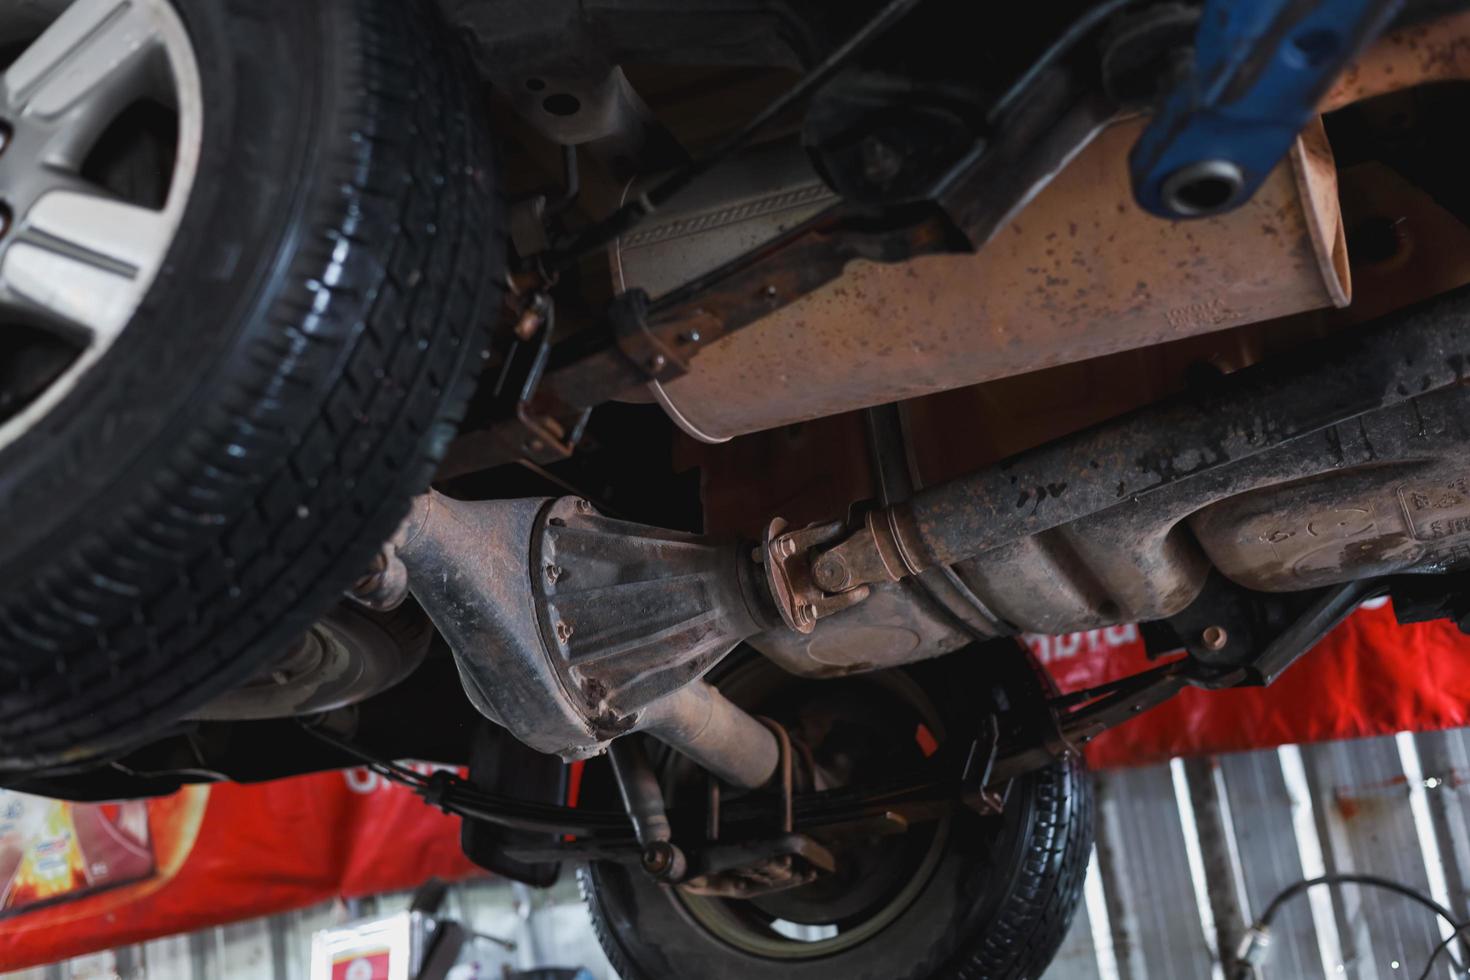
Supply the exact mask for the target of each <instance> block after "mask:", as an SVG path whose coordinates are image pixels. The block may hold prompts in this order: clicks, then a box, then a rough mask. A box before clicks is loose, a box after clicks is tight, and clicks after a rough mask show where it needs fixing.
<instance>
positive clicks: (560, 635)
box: [556, 622, 572, 643]
mask: <svg viewBox="0 0 1470 980" xmlns="http://www.w3.org/2000/svg"><path fill="white" fill-rule="evenodd" d="M556 638H557V639H558V640H560V641H561V642H563V643H565V642H567V641H568V640H570V639H571V638H572V624H571V623H567V622H561V623H557V624H556Z"/></svg>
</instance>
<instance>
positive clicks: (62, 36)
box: [0, 0, 204, 450]
mask: <svg viewBox="0 0 1470 980" xmlns="http://www.w3.org/2000/svg"><path fill="white" fill-rule="evenodd" d="M153 108H156V109H157V110H158V112H160V113H171V115H172V121H173V127H174V132H175V133H176V136H174V139H173V141H172V142H173V145H172V146H171V147H169V146H163V147H159V148H156V149H155V150H154V152H155V153H156V154H159V155H158V157H157V163H158V164H159V165H166V166H167V172H166V173H164V172H163V171H161V170H158V168H157V167H155V168H153V169H154V170H157V171H158V176H159V177H160V178H165V177H166V181H165V180H164V179H159V180H158V181H157V182H156V183H157V184H158V185H159V186H157V187H153V186H150V187H149V188H148V190H147V191H146V192H138V191H136V188H129V189H128V190H127V191H120V190H119V189H118V188H117V187H116V186H108V182H107V181H105V180H104V179H102V178H101V177H100V176H99V174H97V173H95V172H93V171H92V170H91V169H89V168H90V166H91V164H92V163H93V162H94V161H95V159H96V152H97V151H98V148H99V146H100V145H101V144H103V143H104V142H109V144H111V143H113V142H117V141H126V140H128V139H130V138H132V137H134V136H135V135H136V136H138V138H142V137H143V136H144V135H145V134H142V133H139V134H133V133H130V132H129V131H128V130H129V127H130V126H131V125H132V121H133V120H134V119H135V118H137V119H143V118H144V117H145V116H147V115H148V111H149V110H151V109H153ZM203 115H204V112H203V93H202V83H201V80H200V74H199V66H198V63H197V61H196V60H195V56H194V50H193V45H192V44H191V43H190V40H189V35H188V32H187V30H186V29H185V27H184V24H183V22H182V20H180V18H179V15H178V14H177V12H175V10H174V8H173V7H172V6H171V5H170V4H169V3H168V2H167V0H75V2H72V3H70V4H68V5H66V7H65V9H63V10H62V11H61V12H60V16H58V17H57V18H56V19H55V20H54V21H52V23H51V24H50V25H49V26H48V27H46V28H45V30H44V31H42V32H41V33H40V35H39V36H37V37H35V38H34V39H30V40H29V43H28V44H26V46H25V47H24V48H23V49H21V51H20V53H19V54H18V56H17V57H15V59H14V60H13V61H11V62H10V64H9V66H8V67H6V68H5V70H4V71H3V73H0V141H3V143H0V355H3V356H0V361H4V362H9V367H8V368H7V371H6V373H4V374H0V450H3V449H4V448H6V447H7V446H8V445H10V444H11V443H13V442H14V441H15V440H17V439H18V438H20V437H21V436H22V435H24V434H25V433H26V432H28V431H30V430H31V429H33V428H34V427H35V426H36V425H37V423H39V422H40V421H41V420H42V419H44V418H45V417H46V415H47V414H48V413H49V412H51V411H52V410H53V409H55V408H56V406H57V405H58V404H59V403H60V402H61V401H62V400H63V399H64V398H65V397H66V396H67V395H68V394H69V393H70V392H71V391H73V390H74V389H75V388H76V386H77V385H78V383H79V382H80V381H81V380H82V378H83V377H85V376H86V374H87V373H88V372H90V371H92V370H94V369H96V368H97V366H98V365H99V364H100V362H101V361H102V360H103V359H104V357H105V356H106V355H107V353H108V352H109V351H110V350H111V349H112V348H113V346H114V345H115V343H116V341H117V340H118V338H119V337H120V336H121V335H122V334H123V332H124V330H125V329H126V328H127V326H128V324H129V323H130V322H131V321H132V319H133V316H134V314H135V313H136V312H137V310H138V307H139V306H140V305H141V303H142V302H143V298H144V296H145V295H146V293H147V292H148V290H149V288H150V287H151V286H152V285H153V283H154V281H155V280H156V279H157V276H158V273H159V271H160V270H161V269H162V268H163V265H164V262H165V258H166V256H167V254H168V251H169V249H170V247H171V246H172V244H173V241H174V238H175V235H176V233H177V231H178V226H179V222H180V220H181V219H182V217H183V213H184V208H185V205H186V204H187V201H188V198H189V194H190V191H191V190H192V188H193V185H194V181H195V178H196V177H197V174H198V169H199V156H200V144H201V140H202V136H203ZM146 164H147V160H146V158H145V167H146ZM136 169H137V168H136V167H135V168H134V170H136ZM134 183H137V182H136V181H135V182H134ZM148 183H149V184H150V185H151V184H152V183H154V182H152V181H149V182H148ZM165 183H166V186H163V185H164V184H165ZM40 351H44V355H42V354H40V353H38V352H40ZM0 366H4V365H3V364H0Z"/></svg>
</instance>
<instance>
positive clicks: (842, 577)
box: [812, 552, 852, 592]
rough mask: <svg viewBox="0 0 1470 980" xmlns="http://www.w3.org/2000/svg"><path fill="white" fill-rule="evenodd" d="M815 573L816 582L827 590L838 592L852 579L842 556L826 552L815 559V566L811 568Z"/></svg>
mask: <svg viewBox="0 0 1470 980" xmlns="http://www.w3.org/2000/svg"><path fill="white" fill-rule="evenodd" d="M812 572H813V573H814V574H815V575H816V578H817V584H818V585H820V586H821V587H822V588H823V589H825V590H827V591H828V592H840V591H842V590H843V589H845V588H847V586H848V584H849V583H850V582H851V581H852V573H851V572H849V571H848V568H847V562H845V561H843V560H842V556H841V555H839V554H835V553H833V552H828V553H827V554H825V555H823V556H822V557H821V558H819V559H817V564H816V567H814V568H813V569H812Z"/></svg>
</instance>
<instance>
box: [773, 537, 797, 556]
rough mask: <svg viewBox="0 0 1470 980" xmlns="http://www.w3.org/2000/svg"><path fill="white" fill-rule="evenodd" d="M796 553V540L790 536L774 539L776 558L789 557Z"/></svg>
mask: <svg viewBox="0 0 1470 980" xmlns="http://www.w3.org/2000/svg"><path fill="white" fill-rule="evenodd" d="M794 554H796V542H795V541H792V540H791V539H790V538H777V539H776V556H777V557H778V558H790V557H791V556H792V555H794Z"/></svg>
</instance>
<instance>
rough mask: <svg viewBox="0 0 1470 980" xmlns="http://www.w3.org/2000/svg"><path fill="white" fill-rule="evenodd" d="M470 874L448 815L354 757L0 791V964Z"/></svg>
mask: <svg viewBox="0 0 1470 980" xmlns="http://www.w3.org/2000/svg"><path fill="white" fill-rule="evenodd" d="M425 770H426V771H427V767H425ZM140 818H141V819H140ZM476 872H477V869H476V868H475V867H474V866H473V865H472V864H470V863H469V861H467V860H466V859H465V857H464V855H463V854H462V853H461V852H460V849H459V820H458V818H456V817H450V816H447V815H445V814H443V813H440V812H439V811H438V810H435V809H432V808H430V807H428V806H426V805H425V804H424V803H423V802H422V801H421V800H419V798H418V797H416V796H414V795H413V794H412V793H410V792H409V791H408V790H406V789H404V788H402V787H400V786H396V785H393V784H390V783H388V782H386V781H385V780H383V779H382V778H381V777H379V776H377V775H376V774H374V773H371V772H368V771H367V770H364V769H351V770H347V771H346V772H330V773H320V774H316V775H311V776H300V777H297V778H295V779H283V780H280V781H279V782H274V783H262V784H258V785H254V786H238V785H234V784H229V783H222V784H218V785H213V786H195V787H191V788H189V789H185V790H183V791H181V792H179V793H176V794H174V795H173V796H169V797H165V798H162V799H157V800H150V801H148V802H147V803H146V804H141V803H135V804H124V805H122V806H121V807H119V806H116V805H92V804H67V803H56V802H53V801H50V800H39V799H37V798H35V797H24V796H21V795H20V794H18V793H6V792H4V791H0V917H3V918H0V970H14V969H19V968H21V967H25V966H31V965H35V964H38V963H49V962H54V961H56V960H59V959H65V958H67V957H70V956H77V955H80V954H82V953H87V952H92V951H95V950H99V949H108V948H111V947H114V946H122V945H126V944H129V943H135V942H141V941H143V940H145V939H152V938H154V937H157V936H164V935H171V934H173V933H177V932H187V931H190V930H193V929H200V928H203V927H205V926H210V925H216V924H219V923H223V922H233V921H237V920H239V919H248V918H252V917H255V916H260V915H268V914H270V913H273V912H281V911H285V910H287V909H293V908H299V907H301V906H305V905H311V904H314V903H316V902H320V901H322V900H324V899H329V898H333V897H335V896H339V895H340V896H347V897H352V896H359V895H371V894H375V893H378V892H383V891H392V890H395V889H404V888H413V887H416V886H417V885H419V884H420V883H421V882H423V881H424V880H425V879H426V878H429V877H431V876H434V875H437V876H439V877H441V878H446V879H456V878H463V877H466V876H469V875H472V874H475V873H476Z"/></svg>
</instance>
